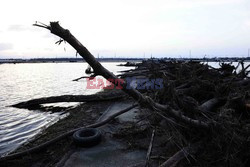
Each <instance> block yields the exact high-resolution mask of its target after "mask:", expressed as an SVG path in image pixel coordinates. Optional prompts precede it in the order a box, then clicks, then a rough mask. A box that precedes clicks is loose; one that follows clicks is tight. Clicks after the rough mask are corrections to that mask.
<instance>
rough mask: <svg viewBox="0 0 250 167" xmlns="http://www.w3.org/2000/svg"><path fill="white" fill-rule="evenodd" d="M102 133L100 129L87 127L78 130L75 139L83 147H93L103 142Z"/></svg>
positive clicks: (74, 135)
mask: <svg viewBox="0 0 250 167" xmlns="http://www.w3.org/2000/svg"><path fill="white" fill-rule="evenodd" d="M101 139H102V135H101V132H100V131H99V130H98V129H95V128H85V129H81V130H78V131H76V132H75V133H74V134H73V141H74V143H75V144H76V145H78V146H81V147H92V146H95V145H97V144H99V143H100V142H101Z"/></svg>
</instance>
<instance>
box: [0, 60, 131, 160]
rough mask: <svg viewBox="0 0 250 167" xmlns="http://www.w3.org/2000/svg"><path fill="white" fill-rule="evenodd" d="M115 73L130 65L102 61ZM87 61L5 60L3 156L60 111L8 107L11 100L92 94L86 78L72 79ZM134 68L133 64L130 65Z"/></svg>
mask: <svg viewBox="0 0 250 167" xmlns="http://www.w3.org/2000/svg"><path fill="white" fill-rule="evenodd" d="M102 64H103V65H104V67H106V68H108V69H109V70H110V71H112V72H114V73H116V71H120V70H126V69H128V67H121V66H116V65H117V64H120V63H102ZM86 68H87V64H86V63H37V64H2V65H1V66H0V88H1V91H0V156H1V155H4V154H6V153H8V152H10V151H12V150H14V149H16V148H17V147H18V146H20V144H22V143H24V142H27V140H28V139H30V138H31V137H34V135H36V134H37V133H39V132H40V131H41V129H42V128H44V127H46V126H48V125H50V124H52V123H54V122H56V121H57V120H58V119H59V118H60V113H53V114H52V113H47V112H46V113H45V112H40V111H29V110H25V109H16V108H13V107H8V106H10V105H12V104H15V103H18V102H22V101H26V100H30V99H34V98H41V97H48V96H58V95H65V94H72V95H77V94H93V93H96V92H98V91H100V90H95V89H91V90H87V89H86V80H85V79H83V80H80V81H79V82H73V81H72V80H73V79H76V78H78V77H81V76H84V75H85V74H84V71H85V69H86ZM129 68H131V67H129Z"/></svg>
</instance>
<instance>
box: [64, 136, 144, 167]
mask: <svg viewBox="0 0 250 167" xmlns="http://www.w3.org/2000/svg"><path fill="white" fill-rule="evenodd" d="M125 148H126V146H125V145H123V144H121V142H118V141H114V140H107V141H104V142H102V143H101V144H99V145H97V146H95V147H92V148H87V149H86V148H79V149H77V150H76V151H75V152H74V153H73V154H71V155H70V156H69V158H67V160H66V161H65V162H64V164H61V165H62V166H63V167H72V166H74V167H85V166H86V167H127V166H132V165H134V164H138V163H140V162H143V161H145V157H146V151H143V150H131V151H130V150H124V149H125Z"/></svg>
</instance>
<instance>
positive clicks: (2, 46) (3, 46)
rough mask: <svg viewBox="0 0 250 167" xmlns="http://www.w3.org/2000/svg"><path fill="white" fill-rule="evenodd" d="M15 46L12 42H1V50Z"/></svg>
mask: <svg viewBox="0 0 250 167" xmlns="http://www.w3.org/2000/svg"><path fill="white" fill-rule="evenodd" d="M12 48H13V44H11V43H0V51H5V50H10V49H12Z"/></svg>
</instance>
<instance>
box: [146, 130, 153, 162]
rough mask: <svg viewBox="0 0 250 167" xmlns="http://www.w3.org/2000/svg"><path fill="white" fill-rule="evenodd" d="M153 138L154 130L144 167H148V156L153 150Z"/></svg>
mask: <svg viewBox="0 0 250 167" xmlns="http://www.w3.org/2000/svg"><path fill="white" fill-rule="evenodd" d="M154 136H155V129H154V130H153V132H152V136H151V140H150V144H149V147H148V152H147V157H146V165H145V167H148V166H149V161H150V155H151V152H152V148H153V142H154Z"/></svg>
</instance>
